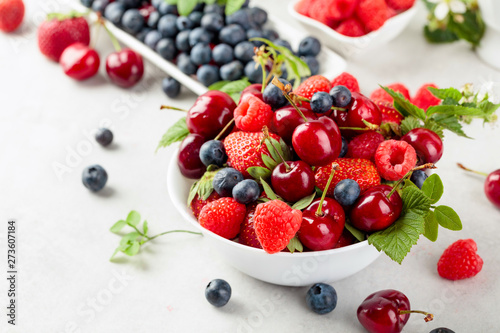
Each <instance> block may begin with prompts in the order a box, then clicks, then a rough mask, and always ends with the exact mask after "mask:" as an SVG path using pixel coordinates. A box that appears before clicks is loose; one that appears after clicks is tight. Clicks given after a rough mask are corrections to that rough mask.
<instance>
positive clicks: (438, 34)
mask: <svg viewBox="0 0 500 333" xmlns="http://www.w3.org/2000/svg"><path fill="white" fill-rule="evenodd" d="M424 36H425V38H426V39H427V41H429V42H430V43H451V42H455V41H457V40H458V39H459V38H458V36H457V35H456V34H455V33H453V32H451V31H450V30H448V29H445V30H442V29H436V30H431V29H430V28H429V26H427V25H426V26H425V27H424Z"/></svg>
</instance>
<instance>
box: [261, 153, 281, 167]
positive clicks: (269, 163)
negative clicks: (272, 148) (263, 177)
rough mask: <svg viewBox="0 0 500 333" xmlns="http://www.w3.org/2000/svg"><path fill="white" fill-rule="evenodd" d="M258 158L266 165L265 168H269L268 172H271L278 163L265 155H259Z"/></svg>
mask: <svg viewBox="0 0 500 333" xmlns="http://www.w3.org/2000/svg"><path fill="white" fill-rule="evenodd" d="M260 157H261V158H262V162H264V164H265V165H266V167H268V168H269V170H273V169H274V168H276V166H277V165H278V163H276V162H275V161H274V160H273V159H272V158H271V157H269V156H268V155H266V154H261V155H260Z"/></svg>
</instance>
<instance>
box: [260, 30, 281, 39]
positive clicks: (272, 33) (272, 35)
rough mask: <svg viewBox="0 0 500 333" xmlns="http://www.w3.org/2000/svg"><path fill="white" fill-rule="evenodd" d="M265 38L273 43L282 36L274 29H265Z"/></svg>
mask: <svg viewBox="0 0 500 333" xmlns="http://www.w3.org/2000/svg"><path fill="white" fill-rule="evenodd" d="M264 36H265V37H264V38H267V39H269V40H270V41H271V42H272V41H275V40H276V39H278V38H280V35H279V34H278V33H277V32H276V30H273V29H264Z"/></svg>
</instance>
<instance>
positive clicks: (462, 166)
mask: <svg viewBox="0 0 500 333" xmlns="http://www.w3.org/2000/svg"><path fill="white" fill-rule="evenodd" d="M457 165H458V167H459V168H460V169H463V170H465V171H469V172H473V173H476V174H478V175H481V176H485V177H488V174H487V173H486V172H481V171H476V170H472V169H469V168H466V167H464V165H463V164H461V163H457Z"/></svg>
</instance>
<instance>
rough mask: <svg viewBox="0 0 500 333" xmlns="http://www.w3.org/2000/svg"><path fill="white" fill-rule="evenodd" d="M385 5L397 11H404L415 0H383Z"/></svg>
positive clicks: (411, 5)
mask: <svg viewBox="0 0 500 333" xmlns="http://www.w3.org/2000/svg"><path fill="white" fill-rule="evenodd" d="M385 2H387V5H388V6H389V7H391V8H393V9H395V10H397V11H404V10H407V9H410V8H411V7H413V4H414V3H415V0H385Z"/></svg>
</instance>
